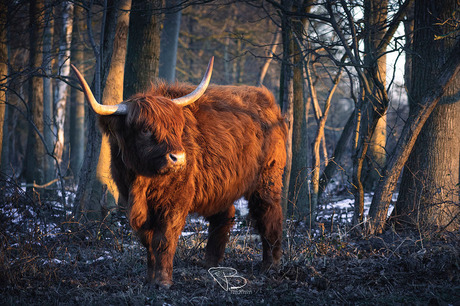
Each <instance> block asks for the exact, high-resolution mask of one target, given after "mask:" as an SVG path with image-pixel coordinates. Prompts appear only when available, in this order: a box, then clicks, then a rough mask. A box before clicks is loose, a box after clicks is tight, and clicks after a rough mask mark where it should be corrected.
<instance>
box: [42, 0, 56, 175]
mask: <svg viewBox="0 0 460 306" xmlns="http://www.w3.org/2000/svg"><path fill="white" fill-rule="evenodd" d="M53 33H54V18H53V6H52V5H51V1H50V0H46V8H45V29H44V35H43V63H42V66H43V70H44V73H45V74H46V75H47V76H50V75H51V74H52V61H53V58H52V54H51V51H52V49H53ZM43 122H44V131H43V137H44V138H45V145H46V148H47V150H48V151H52V148H53V145H54V136H53V83H52V82H51V77H44V78H43ZM44 162H45V165H44V167H45V171H44V172H45V181H46V182H49V181H51V180H52V179H53V178H54V177H55V175H56V172H55V170H54V159H53V158H52V157H51V156H46V157H45V161H44Z"/></svg>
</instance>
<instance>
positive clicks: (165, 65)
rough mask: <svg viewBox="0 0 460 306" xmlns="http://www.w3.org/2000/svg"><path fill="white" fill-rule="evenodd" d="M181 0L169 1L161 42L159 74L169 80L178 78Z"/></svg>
mask: <svg viewBox="0 0 460 306" xmlns="http://www.w3.org/2000/svg"><path fill="white" fill-rule="evenodd" d="M179 4H180V1H178V0H172V1H168V2H167V7H166V13H165V18H164V21H163V30H162V32H161V44H160V48H161V51H160V67H159V74H158V76H159V77H160V78H162V79H164V80H166V81H168V82H173V81H174V80H175V78H176V58H177V45H178V42H179V32H180V20H181V16H182V11H181V9H180V6H178V5H179Z"/></svg>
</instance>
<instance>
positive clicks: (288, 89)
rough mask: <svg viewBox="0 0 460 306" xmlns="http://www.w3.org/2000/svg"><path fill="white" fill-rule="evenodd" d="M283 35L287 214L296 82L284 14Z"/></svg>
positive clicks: (287, 0)
mask: <svg viewBox="0 0 460 306" xmlns="http://www.w3.org/2000/svg"><path fill="white" fill-rule="evenodd" d="M281 5H282V6H283V7H284V8H285V10H286V11H288V12H290V11H292V0H282V1H281ZM281 31H282V32H281V35H282V41H283V62H282V65H281V78H280V81H281V83H280V87H281V88H283V90H282V91H281V90H280V94H282V96H281V101H282V103H281V109H282V112H283V114H284V116H285V118H286V123H287V125H288V135H287V139H286V167H285V168H284V175H283V191H282V196H281V206H282V208H283V214H284V215H285V216H286V214H287V212H288V206H289V205H290V204H291V203H289V198H290V197H289V181H290V179H291V168H292V131H293V120H294V102H293V100H294V82H293V70H292V56H291V54H292V51H291V50H292V47H293V46H292V25H291V24H290V21H289V19H288V16H286V15H283V16H282V26H281Z"/></svg>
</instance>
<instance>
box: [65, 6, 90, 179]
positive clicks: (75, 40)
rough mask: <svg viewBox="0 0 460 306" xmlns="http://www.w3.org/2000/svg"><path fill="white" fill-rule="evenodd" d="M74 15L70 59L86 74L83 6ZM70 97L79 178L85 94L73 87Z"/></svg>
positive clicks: (74, 162) (72, 142)
mask: <svg viewBox="0 0 460 306" xmlns="http://www.w3.org/2000/svg"><path fill="white" fill-rule="evenodd" d="M73 16H74V18H73V27H72V28H73V30H72V46H71V48H72V49H71V58H70V61H71V62H72V64H73V65H75V66H76V67H79V69H80V71H82V73H83V74H84V71H85V69H84V67H83V63H84V59H85V58H84V51H83V49H84V44H83V41H82V40H81V39H80V37H81V36H83V30H84V28H85V23H86V22H85V17H84V16H85V13H84V9H83V7H81V6H80V5H74V11H73ZM70 99H71V103H70V114H69V117H70V118H69V120H70V132H69V138H70V169H71V171H72V173H73V175H74V177H75V179H76V180H77V179H78V173H79V172H80V169H81V165H82V163H83V155H84V152H85V95H84V94H83V92H82V91H81V90H79V89H76V88H74V87H72V88H71V89H70Z"/></svg>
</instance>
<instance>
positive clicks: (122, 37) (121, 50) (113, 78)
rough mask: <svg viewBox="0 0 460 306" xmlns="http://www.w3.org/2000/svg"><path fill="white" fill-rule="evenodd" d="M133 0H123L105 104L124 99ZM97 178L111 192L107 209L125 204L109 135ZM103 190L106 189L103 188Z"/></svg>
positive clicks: (104, 146)
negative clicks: (114, 175) (112, 165)
mask: <svg viewBox="0 0 460 306" xmlns="http://www.w3.org/2000/svg"><path fill="white" fill-rule="evenodd" d="M130 9H131V0H121V4H120V11H119V13H118V21H117V28H116V33H115V40H114V46H113V54H112V62H111V66H110V70H109V74H108V76H107V82H106V84H105V89H104V93H103V95H102V101H103V103H104V104H109V105H114V104H118V103H120V102H121V101H122V100H123V80H124V70H125V59H126V47H127V38H128V25H129V10H130ZM96 175H97V179H98V181H99V182H100V183H101V184H102V185H106V186H107V191H108V192H109V194H108V195H110V196H108V197H107V198H106V199H107V200H106V201H107V203H105V204H106V211H107V212H108V211H111V210H112V209H114V208H115V207H116V203H115V201H118V202H119V204H120V205H122V206H123V205H124V204H125V202H126V199H121V203H120V199H119V192H118V188H117V186H116V184H115V182H114V181H113V178H112V174H111V172H110V145H109V141H108V137H107V135H102V143H101V151H100V153H99V162H98V164H97V174H96ZM101 190H105V188H102V189H101Z"/></svg>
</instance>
